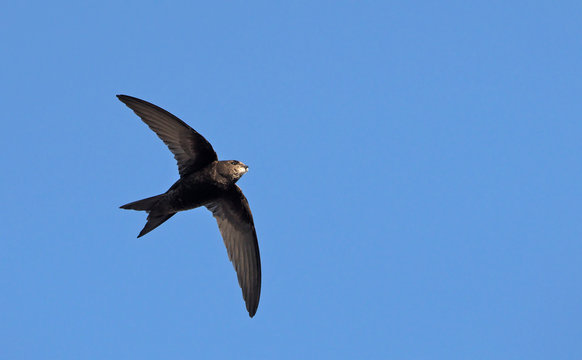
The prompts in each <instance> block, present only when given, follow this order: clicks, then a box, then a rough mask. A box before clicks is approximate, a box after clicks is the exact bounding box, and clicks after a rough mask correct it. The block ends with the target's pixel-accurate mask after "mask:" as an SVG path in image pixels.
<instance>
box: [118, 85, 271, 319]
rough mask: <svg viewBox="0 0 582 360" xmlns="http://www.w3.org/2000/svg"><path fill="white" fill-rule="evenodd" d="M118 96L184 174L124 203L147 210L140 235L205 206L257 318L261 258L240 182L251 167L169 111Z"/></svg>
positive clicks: (250, 311) (245, 299)
mask: <svg viewBox="0 0 582 360" xmlns="http://www.w3.org/2000/svg"><path fill="white" fill-rule="evenodd" d="M117 98H119V100H121V101H122V102H123V103H124V104H125V105H127V106H128V107H129V108H130V109H131V110H133V111H134V112H135V113H136V114H137V116H139V117H140V118H141V119H142V120H143V122H144V123H146V125H147V126H149V128H150V129H152V130H153V131H154V132H155V133H156V135H158V137H159V138H160V139H162V141H163V142H164V143H165V144H166V145H167V146H168V148H169V149H170V151H171V152H172V153H173V154H174V158H175V159H176V161H177V162H178V172H179V173H180V179H179V180H178V181H176V182H175V183H174V185H172V186H171V187H170V189H169V190H168V191H166V192H165V193H163V194H160V195H156V196H152V197H149V198H146V199H143V200H138V201H134V202H131V203H129V204H125V205H123V206H121V208H122V209H130V210H142V211H145V212H147V214H148V217H147V222H146V224H145V226H144V228H143V230H142V231H141V232H140V233H139V235H138V236H137V237H138V238H139V237H141V236H143V235H145V234H147V233H148V232H150V231H152V230H153V229H155V228H157V227H158V226H160V225H161V224H162V223H163V222H164V221H166V220H168V219H169V218H171V217H172V216H173V215H174V214H176V213H177V212H179V211H185V210H190V209H195V208H197V207H200V206H205V207H206V208H207V209H208V210H210V211H211V212H212V215H213V216H214V217H215V218H216V222H217V223H218V228H219V230H220V233H221V235H222V239H223V240H224V244H225V245H226V250H227V252H228V257H229V259H230V261H232V263H233V265H234V269H235V270H236V274H237V277H238V283H239V285H240V287H241V289H242V294H243V298H244V301H245V303H246V307H247V310H248V312H249V315H250V317H253V316H254V315H255V313H256V312H257V307H258V306H259V297H260V295H261V258H260V254H259V243H258V241H257V234H256V232H255V225H254V223H253V216H252V214H251V209H250V207H249V203H248V202H247V199H246V198H245V196H244V195H243V193H242V190H241V189H240V188H239V187H238V186H237V185H236V182H237V181H238V180H239V179H240V178H241V177H242V176H243V175H244V174H245V173H246V172H247V171H248V166H246V165H245V164H243V163H242V162H240V161H236V160H226V161H219V160H218V156H217V155H216V152H215V151H214V149H213V148H212V145H210V143H209V142H208V141H207V140H206V139H205V138H204V137H203V136H202V135H200V134H199V133H198V132H197V131H196V130H194V129H192V128H191V127H190V126H188V125H187V124H186V123H185V122H183V121H182V120H180V119H178V118H177V117H176V116H174V115H172V114H170V113H169V112H167V111H166V110H164V109H162V108H160V107H158V106H156V105H154V104H151V103H149V102H147V101H144V100H140V99H138V98H134V97H131V96H127V95H117Z"/></svg>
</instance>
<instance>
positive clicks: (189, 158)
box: [117, 95, 218, 176]
mask: <svg viewBox="0 0 582 360" xmlns="http://www.w3.org/2000/svg"><path fill="white" fill-rule="evenodd" d="M117 98H119V100H121V101H122V102H123V103H124V104H125V105H127V106H128V107H129V108H130V109H131V110H133V111H134V112H135V113H136V114H137V115H138V116H139V117H140V118H141V119H142V120H143V122H145V123H146V124H147V126H149V127H150V129H152V130H153V131H154V132H155V133H156V135H158V137H159V138H160V139H162V141H163V142H164V143H165V144H166V145H168V148H170V151H171V152H172V153H173V154H174V158H175V159H176V161H177V162H178V171H179V172H180V176H184V175H187V174H189V173H191V172H194V171H196V170H198V169H200V168H202V167H204V166H206V165H208V164H210V163H211V162H213V161H215V160H218V157H217V156H216V152H214V149H213V148H212V145H210V143H209V142H208V141H207V140H206V139H205V138H204V137H203V136H202V135H200V134H199V133H198V132H196V130H194V129H192V128H191V127H190V126H188V125H187V124H186V123H185V122H183V121H182V120H180V119H178V118H177V117H176V116H174V115H172V114H170V113H169V112H167V111H166V110H164V109H162V108H160V107H158V106H156V105H154V104H151V103H149V102H147V101H144V100H141V99H138V98H134V97H131V96H127V95H117Z"/></svg>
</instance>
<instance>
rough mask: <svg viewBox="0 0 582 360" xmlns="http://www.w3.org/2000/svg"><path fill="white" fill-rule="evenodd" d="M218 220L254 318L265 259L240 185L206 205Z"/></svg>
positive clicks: (244, 296) (250, 312) (247, 304)
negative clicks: (262, 265) (261, 254)
mask: <svg viewBox="0 0 582 360" xmlns="http://www.w3.org/2000/svg"><path fill="white" fill-rule="evenodd" d="M206 207H207V208H208V210H210V211H212V214H213V215H214V217H215V218H216V222H217V223H218V228H219V229H220V233H221V234H222V239H223V240H224V244H225V245H226V250H227V252H228V257H229V259H230V261H232V264H233V265H234V269H235V270H236V274H237V277H238V283H239V285H240V287H241V289H242V293H243V298H244V300H245V303H246V306H247V310H248V312H249V315H250V316H251V317H253V316H254V315H255V313H256V312H257V307H258V306H259V297H260V296H261V257H260V254H259V243H258V242H257V233H256V232H255V225H254V223H253V215H252V214H251V209H250V207H249V203H248V202H247V199H246V198H245V196H244V195H243V193H242V191H241V189H240V188H239V187H238V186H236V185H235V186H234V187H233V188H232V189H231V190H229V191H227V192H226V193H225V194H224V195H223V196H222V197H221V198H220V199H219V200H216V201H214V202H212V203H210V204H208V205H206Z"/></svg>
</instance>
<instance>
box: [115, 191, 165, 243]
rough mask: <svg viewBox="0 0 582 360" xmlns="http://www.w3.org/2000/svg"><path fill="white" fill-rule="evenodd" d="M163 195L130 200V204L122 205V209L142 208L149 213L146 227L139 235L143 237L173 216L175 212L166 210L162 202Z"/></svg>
mask: <svg viewBox="0 0 582 360" xmlns="http://www.w3.org/2000/svg"><path fill="white" fill-rule="evenodd" d="M162 198H163V194H162V195H156V196H152V197H149V198H146V199H142V200H138V201H134V202H130V203H129V204H125V205H122V206H120V208H121V209H127V210H141V211H146V212H147V213H148V219H147V220H148V221H147V223H146V224H145V226H144V228H143V229H142V230H141V232H140V233H139V235H138V236H137V237H138V238H139V237H142V236H144V235H145V234H147V233H149V232H150V231H152V230H153V229H155V228H157V227H158V226H160V225H162V223H164V221H166V220H168V219H169V218H171V217H172V216H173V215H174V214H175V212H167V211H164V206H163V205H164V204H161V203H160V200H162Z"/></svg>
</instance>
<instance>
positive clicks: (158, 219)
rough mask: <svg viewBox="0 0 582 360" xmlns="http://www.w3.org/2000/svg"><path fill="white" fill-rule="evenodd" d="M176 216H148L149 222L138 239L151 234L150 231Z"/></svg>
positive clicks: (171, 214)
mask: <svg viewBox="0 0 582 360" xmlns="http://www.w3.org/2000/svg"><path fill="white" fill-rule="evenodd" d="M174 214H175V213H169V214H150V215H148V222H147V223H146V224H145V226H144V227H143V229H142V230H141V232H140V233H139V235H138V236H137V237H138V238H140V237H142V236H144V235H145V234H147V233H149V232H150V231H152V230H153V229H155V228H157V227H158V226H160V225H162V224H163V223H164V221H166V220H168V219H169V218H171V217H172V216H174Z"/></svg>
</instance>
